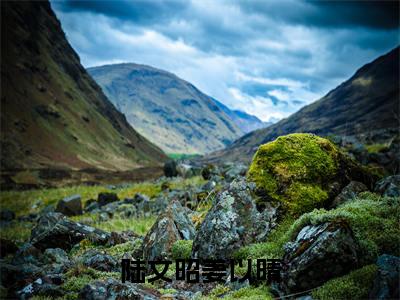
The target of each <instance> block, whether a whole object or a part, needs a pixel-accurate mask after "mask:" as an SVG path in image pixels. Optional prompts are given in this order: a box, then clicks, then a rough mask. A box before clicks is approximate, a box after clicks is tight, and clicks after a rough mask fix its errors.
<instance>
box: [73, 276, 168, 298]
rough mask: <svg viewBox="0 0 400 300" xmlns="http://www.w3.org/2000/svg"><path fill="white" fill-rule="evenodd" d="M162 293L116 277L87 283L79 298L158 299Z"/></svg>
mask: <svg viewBox="0 0 400 300" xmlns="http://www.w3.org/2000/svg"><path fill="white" fill-rule="evenodd" d="M160 296H161V295H160V294H159V292H157V291H151V290H148V289H144V288H142V287H141V286H139V285H137V284H133V283H130V282H125V283H122V282H121V281H118V280H115V279H112V278H110V279H107V280H98V281H95V282H92V283H90V284H87V285H86V286H84V287H83V289H82V290H81V291H80V293H79V296H78V299H82V300H83V299H84V300H106V299H118V300H130V299H133V300H136V299H137V300H140V299H145V300H156V299H159V297H160Z"/></svg>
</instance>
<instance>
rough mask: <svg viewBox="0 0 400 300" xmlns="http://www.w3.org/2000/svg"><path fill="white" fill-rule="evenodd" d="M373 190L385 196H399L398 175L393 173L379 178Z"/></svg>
mask: <svg viewBox="0 0 400 300" xmlns="http://www.w3.org/2000/svg"><path fill="white" fill-rule="evenodd" d="M375 192H377V193H379V194H381V195H382V196H387V197H400V175H393V176H389V177H385V178H383V179H381V180H379V181H378V182H377V183H376V185H375Z"/></svg>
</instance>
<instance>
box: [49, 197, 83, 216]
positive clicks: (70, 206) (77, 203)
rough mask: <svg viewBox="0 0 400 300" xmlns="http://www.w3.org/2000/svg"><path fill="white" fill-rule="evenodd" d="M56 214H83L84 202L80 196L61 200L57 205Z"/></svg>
mask: <svg viewBox="0 0 400 300" xmlns="http://www.w3.org/2000/svg"><path fill="white" fill-rule="evenodd" d="M55 211H56V212H59V213H62V214H63V215H66V216H77V215H81V214H82V201H81V196H80V195H73V196H70V197H66V198H64V199H62V200H60V201H59V202H58V203H57V207H56V210H55Z"/></svg>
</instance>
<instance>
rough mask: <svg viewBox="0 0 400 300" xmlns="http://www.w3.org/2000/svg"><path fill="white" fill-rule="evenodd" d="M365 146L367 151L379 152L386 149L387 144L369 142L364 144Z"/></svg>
mask: <svg viewBox="0 0 400 300" xmlns="http://www.w3.org/2000/svg"><path fill="white" fill-rule="evenodd" d="M365 148H366V149H367V151H368V152H369V153H379V152H381V151H384V150H387V149H388V146H387V145H386V144H371V145H365Z"/></svg>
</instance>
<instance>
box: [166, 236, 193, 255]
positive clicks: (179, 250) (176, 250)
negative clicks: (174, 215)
mask: <svg viewBox="0 0 400 300" xmlns="http://www.w3.org/2000/svg"><path fill="white" fill-rule="evenodd" d="M192 246H193V241H191V240H179V241H176V242H175V243H174V244H173V245H172V248H171V252H172V259H189V258H190V254H191V253H192Z"/></svg>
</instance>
